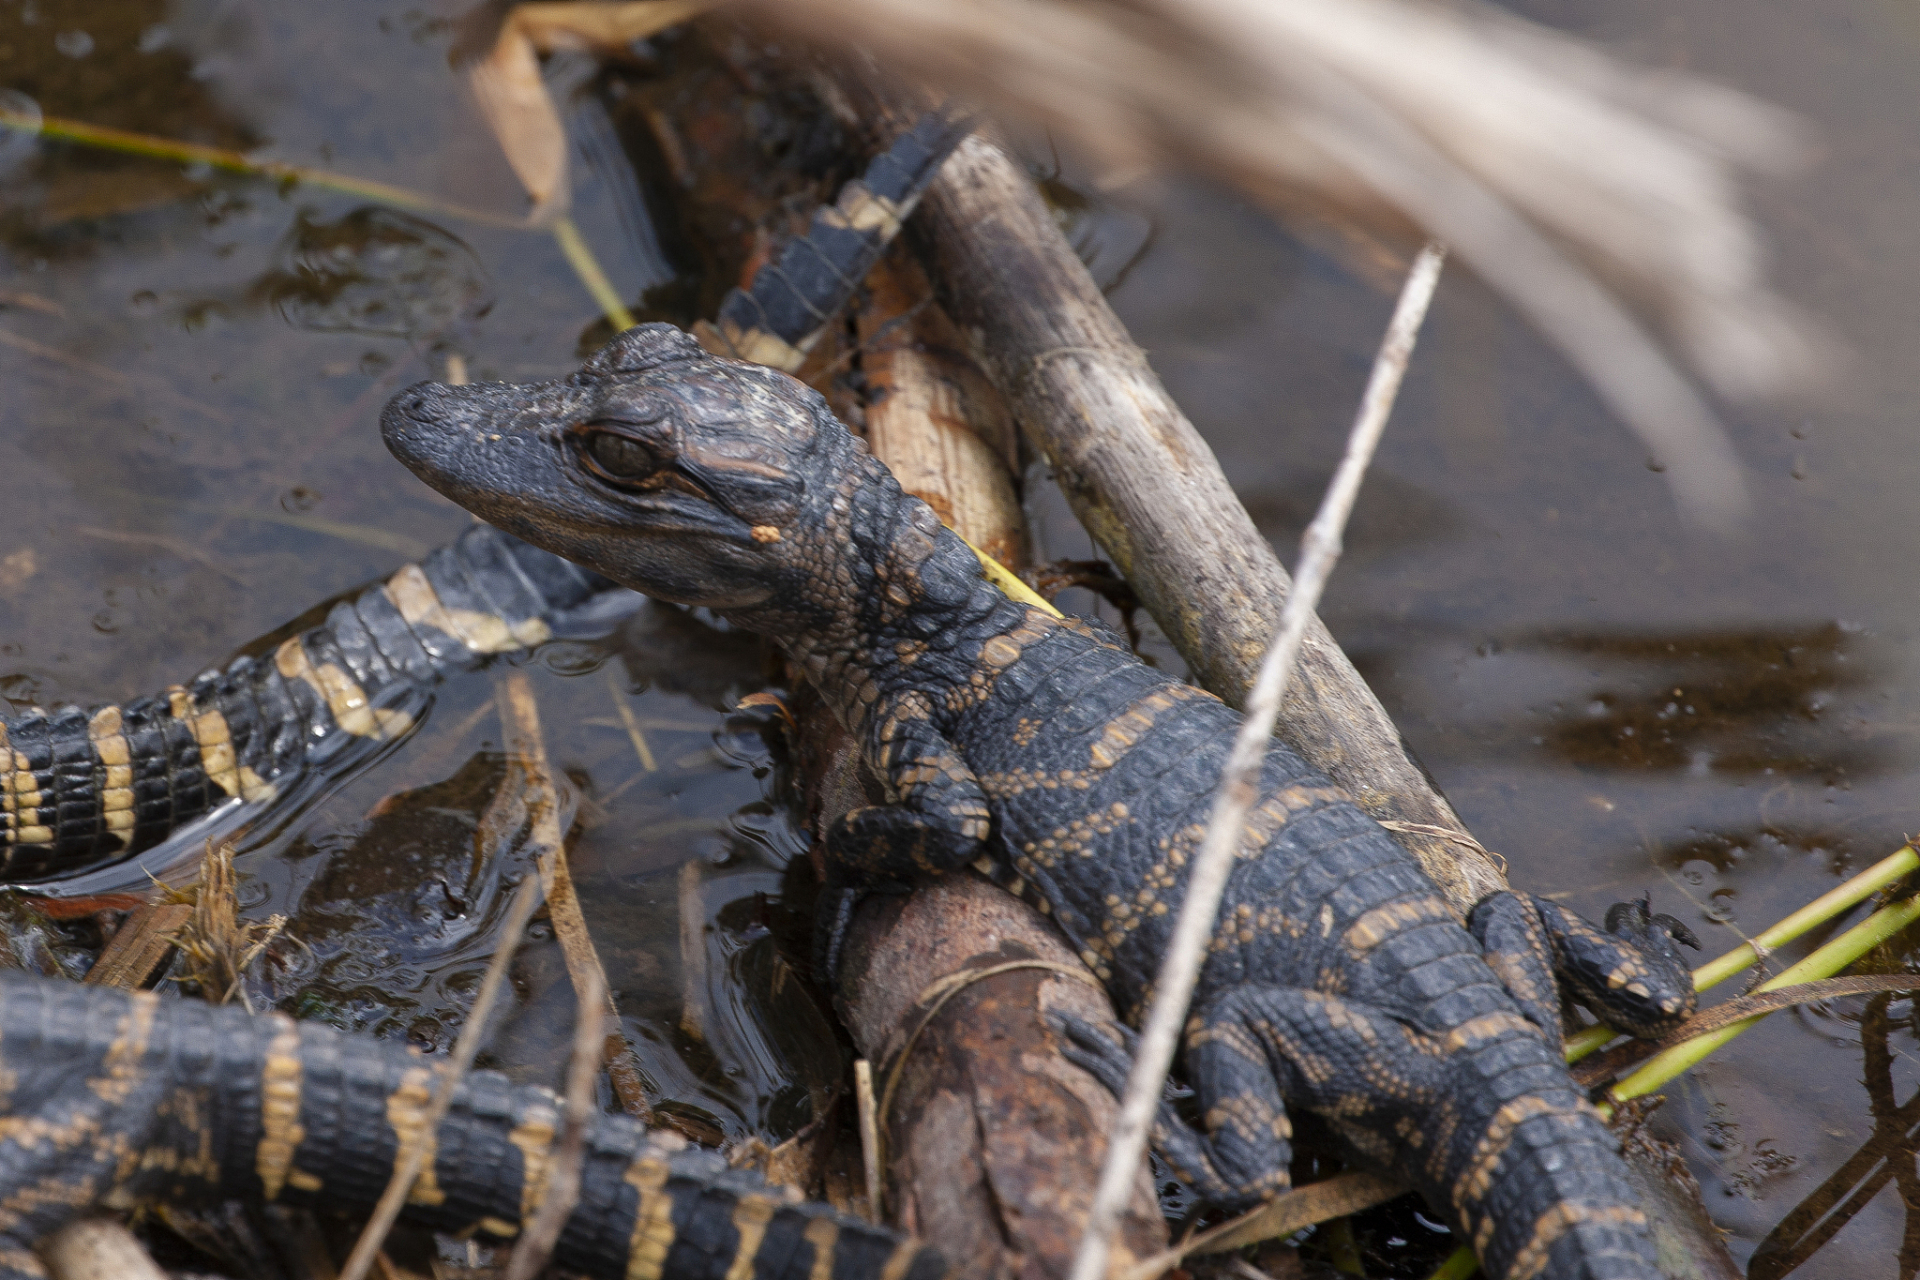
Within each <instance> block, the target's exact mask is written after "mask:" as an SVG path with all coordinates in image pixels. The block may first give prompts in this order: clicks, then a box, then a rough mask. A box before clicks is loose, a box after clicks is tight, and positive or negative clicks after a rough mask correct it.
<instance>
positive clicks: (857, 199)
mask: <svg viewBox="0 0 1920 1280" xmlns="http://www.w3.org/2000/svg"><path fill="white" fill-rule="evenodd" d="M820 221H822V222H824V223H826V224H827V225H828V226H830V227H845V228H848V229H849V230H852V231H878V232H879V233H880V235H881V236H882V237H883V238H886V239H891V238H892V237H893V236H894V235H896V234H898V232H899V230H900V206H899V205H897V204H895V203H894V202H893V201H891V200H889V199H887V198H886V197H885V196H877V195H875V194H873V192H872V191H869V190H868V189H867V184H866V183H864V182H849V183H848V184H847V185H846V186H845V187H843V188H841V190H840V199H839V200H838V201H836V202H835V203H833V204H832V205H829V206H828V207H826V208H824V209H822V210H821V211H820Z"/></svg>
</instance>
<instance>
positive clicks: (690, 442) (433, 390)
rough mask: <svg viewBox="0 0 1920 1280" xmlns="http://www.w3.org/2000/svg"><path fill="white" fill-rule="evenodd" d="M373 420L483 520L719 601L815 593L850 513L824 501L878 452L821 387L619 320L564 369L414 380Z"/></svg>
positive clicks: (647, 584) (628, 576)
mask: <svg viewBox="0 0 1920 1280" xmlns="http://www.w3.org/2000/svg"><path fill="white" fill-rule="evenodd" d="M381 431H382V434H383V435H384V436H385V438H386V442H387V448H388V449H390V450H392V452H393V454H394V456H396V457H397V458H399V459H400V461H402V462H404V463H405V464H406V465H407V466H408V467H409V468H411V469H412V470H413V472H414V473H415V474H416V475H418V476H419V477H420V478H421V479H422V480H425V481H426V482H427V483H428V484H430V485H432V486H433V487H434V488H435V489H438V490H439V491H440V492H441V493H444V494H446V495H447V496H448V497H449V498H452V499H453V500H454V501H455V502H457V503H459V504H460V505H461V506H463V507H465V508H467V509H468V510H469V511H472V512H473V513H474V514H476V515H478V516H480V517H481V518H482V519H483V520H486V521H488V522H489V523H491V524H494V525H497V526H499V527H500V528H502V529H505V530H506V531H507V532H509V533H512V534H514V535H516V536H518V537H520V538H523V539H525V540H526V541H528V542H530V543H533V544H534V545H535V546H538V547H542V548H545V549H546V550H548V551H552V552H555V553H557V554H559V555H562V556H565V557H566V558H568V559H570V560H573V561H575V562H576V563H579V564H583V565H587V566H589V567H591V568H593V569H596V570H598V571H599V572H601V573H603V574H605V575H606V576H608V577H610V578H612V579H614V580H615V581H617V582H620V583H623V584H625V585H627V586H630V587H633V588H635V589H637V590H640V591H644V592H646V593H647V594H648V595H651V596H655V597H658V598H660V599H663V600H670V601H673V602H676V603H679V604H690V605H706V606H709V607H711V608H714V609H717V610H720V611H722V612H725V613H735V612H740V611H745V612H753V611H754V610H755V608H756V606H759V605H760V604H762V603H763V602H767V601H792V600H795V599H800V598H804V597H805V596H806V595H807V594H809V593H808V592H807V591H806V590H805V587H804V584H805V583H807V582H809V581H817V580H818V577H819V575H820V573H821V570H822V567H823V566H822V565H821V564H820V562H819V555H820V546H821V543H820V536H819V535H820V534H821V533H822V532H823V531H825V530H827V529H829V528H831V527H833V526H835V525H837V524H839V525H843V524H844V523H845V520H844V518H841V519H835V518H834V515H835V510H834V509H835V508H837V511H838V513H841V514H842V516H843V517H844V513H845V511H846V509H847V503H846V501H845V498H844V494H845V493H846V492H847V491H848V481H849V477H850V476H862V473H863V468H862V467H861V466H859V465H858V464H859V463H863V462H864V463H866V464H867V466H869V467H871V466H873V464H872V463H871V461H870V460H868V459H865V458H863V457H861V455H862V454H863V452H864V450H863V449H862V448H860V446H859V445H858V444H857V443H856V442H855V440H854V438H853V437H852V436H851V435H850V434H849V433H848V432H847V430H846V428H845V427H843V426H842V425H841V424H840V423H839V421H838V420H837V419H836V418H835V417H834V416H833V414H832V412H831V411H830V410H829V409H828V408H827V405H826V401H824V400H823V399H821V397H820V396H819V395H818V394H816V393H815V392H813V391H811V390H809V389H808V388H807V387H805V386H803V385H802V384H800V383H799V382H796V381H795V380H794V379H792V378H789V377H787V376H786V375H785V374H781V373H776V372H774V371H772V370H769V369H764V368H761V367H760V366H757V365H750V364H744V363H741V362H739V361H733V360H723V359H719V358H716V357H714V356H710V355H708V354H707V353H706V352H705V351H703V350H702V349H701V348H700V347H699V345H698V344H696V343H695V342H694V341H693V339H691V338H689V337H688V336H687V335H686V334H684V333H682V332H681V331H680V330H678V329H676V328H674V327H673V326H672V325H665V324H648V325H641V326H639V327H637V328H633V329H629V330H627V331H626V332H625V333H623V334H621V335H620V336H619V337H617V338H615V339H614V340H613V341H612V342H611V343H609V344H608V345H607V346H606V347H604V348H602V349H601V350H600V351H599V352H598V353H596V354H595V355H594V356H593V358H592V359H590V360H588V361H587V363H586V365H585V366H584V367H583V368H582V369H581V370H580V372H579V373H577V374H574V375H572V376H571V377H566V378H556V379H553V380H552V381H548V382H536V383H524V384H507V383H477V384H472V385H467V386H457V387H455V386H447V385H444V384H441V383H435V382H427V383H421V384H420V385H418V386H415V387H411V388H409V389H408V390H406V391H403V392H401V393H400V394H399V395H398V396H396V397H394V399H393V400H392V401H391V402H390V403H389V404H388V405H387V407H386V410H385V412H384V413H383V414H382V415H381ZM862 478H870V477H864V476H862ZM896 492H897V491H896ZM836 495H842V498H841V501H840V502H839V503H837V504H836V503H835V501H834V499H835V497H836ZM916 505H917V504H916Z"/></svg>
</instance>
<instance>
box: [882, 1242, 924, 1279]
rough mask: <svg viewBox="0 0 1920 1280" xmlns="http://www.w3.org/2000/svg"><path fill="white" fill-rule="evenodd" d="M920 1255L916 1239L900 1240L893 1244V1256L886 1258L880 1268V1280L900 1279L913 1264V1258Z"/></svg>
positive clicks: (918, 1243)
mask: <svg viewBox="0 0 1920 1280" xmlns="http://www.w3.org/2000/svg"><path fill="white" fill-rule="evenodd" d="M919 1256H920V1242H919V1241H918V1240H902V1241H901V1242H900V1243H899V1244H898V1245H896V1246H894V1250H893V1256H892V1257H891V1258H888V1259H887V1265H886V1266H885V1267H884V1268H882V1269H881V1272H880V1280H900V1277H902V1276H904V1275H906V1274H907V1269H908V1268H910V1267H911V1266H913V1260H914V1259H915V1258H917V1257H919Z"/></svg>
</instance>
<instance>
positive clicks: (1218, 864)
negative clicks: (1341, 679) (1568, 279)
mask: <svg viewBox="0 0 1920 1280" xmlns="http://www.w3.org/2000/svg"><path fill="white" fill-rule="evenodd" d="M1444 254H1445V251H1444V250H1443V249H1442V248H1441V247H1440V246H1439V245H1437V244H1429V245H1427V246H1426V247H1425V248H1423V249H1422V250H1421V251H1420V255H1419V256H1418V257H1417V258H1415V259H1414V264H1413V269H1412V270H1411V271H1410V272H1408V274H1407V282H1406V285H1405V286H1404V287H1403V288H1402V289H1401V291H1400V301H1399V303H1398V305H1397V306H1396V307H1395V308H1394V313H1393V319H1392V320H1391V321H1390V322H1389V323H1388V325H1387V336H1386V339H1385V341H1384V342H1383V343H1382V344H1381V347H1380V353H1379V355H1378V356H1377V357H1376V358H1375V360H1374V365H1373V372H1372V374H1371V376H1370V377H1369V378H1368V380H1367V389H1366V393H1365V394H1364V395H1363V396H1362V397H1361V401H1360V412H1359V415H1358V417H1357V419H1356V420H1355V422H1354V426H1353V432H1352V434H1351V435H1350V436H1349V437H1348V440H1347V449H1346V453H1345V455H1344V456H1343V457H1342V458H1341V459H1340V466H1339V467H1338V469H1336V470H1335V471H1334V474H1333V480H1332V482H1331V483H1330V484H1329V485H1328V486H1327V495H1326V497H1325V499H1323V500H1322V502H1321V504H1320V510H1319V512H1318V513H1317V514H1316V515H1315V516H1314V518H1313V523H1312V524H1310V525H1308V526H1307V532H1306V534H1305V536H1303V537H1302V538H1301V540H1300V541H1301V552H1300V567H1299V569H1298V571H1297V572H1296V573H1295V575H1294V581H1293V593H1292V594H1291V595H1289V596H1288V597H1287V603H1286V607H1285V608H1284V609H1283V610H1282V611H1281V614H1280V629H1279V634H1278V635H1276V636H1275V638H1274V641H1273V643H1272V645H1271V646H1270V647H1269V648H1268V650H1267V656H1266V658H1265V660H1264V661H1262V663H1261V665H1260V674H1259V677H1258V678H1257V679H1256V680H1255V682H1254V687H1253V693H1252V696H1250V697H1249V698H1248V699H1247V706H1246V718H1245V720H1243V721H1242V722H1241V725H1240V730H1239V732H1238V733H1237V734H1236V735H1235V737H1234V742H1233V750H1232V752H1231V754H1230V755H1229V756H1228V757H1227V764H1226V768H1225V769H1224V770H1223V771H1222V776H1221V779H1220V789H1219V791H1218V792H1217V793H1216V795H1215V798H1214V804H1213V815H1212V817H1211V819H1210V820H1209V822H1208V825H1207V834H1206V839H1205V840H1204V841H1203V842H1202V844H1201V846H1200V852H1199V854H1198V855H1197V856H1196V857H1195V858H1194V862H1193V871H1192V874H1191V875H1190V876H1189V877H1188V880H1187V886H1186V898H1185V901H1183V902H1182V903H1181V906H1180V914H1179V917H1178V919H1177V920H1176V922H1175V924H1174V932H1173V938H1172V940H1171V941H1170V942H1169V944H1168V947H1167V955H1166V958H1165V960H1163V961H1162V962H1161V966H1160V972H1159V974H1158V975H1157V976H1156V978H1155V980H1154V986H1153V992H1154V997H1153V1004H1152V1006H1151V1007H1150V1008H1149V1010H1148V1012H1147V1017H1146V1024H1145V1026H1144V1028H1143V1029H1142V1031H1141V1035H1140V1042H1139V1045H1138V1047H1137V1048H1136V1050H1135V1054H1134V1059H1133V1068H1132V1070H1131V1071H1130V1072H1129V1073H1128V1076H1127V1092H1126V1097H1125V1099H1124V1101H1123V1102H1122V1103H1121V1107H1120V1117H1119V1120H1118V1122H1117V1123H1116V1124H1115V1126H1114V1132H1113V1135H1112V1138H1111V1139H1110V1141H1109V1143H1108V1146H1107V1158H1106V1163H1105V1164H1104V1165H1103V1166H1102V1168H1101V1171H1100V1184H1099V1187H1098V1189H1097V1190H1096V1191H1095V1192H1094V1199H1093V1207H1092V1209H1091V1211H1090V1212H1089V1213H1088V1215H1087V1228H1086V1234H1085V1235H1084V1236H1083V1237H1082V1239H1081V1242H1080V1250H1079V1252H1078V1254H1077V1255H1076V1256H1075V1258H1074V1263H1073V1271H1072V1273H1071V1275H1072V1280H1101V1278H1102V1277H1103V1276H1105V1275H1106V1271H1107V1255H1108V1252H1109V1249H1110V1246H1111V1241H1112V1236H1113V1230H1114V1227H1115V1225H1116V1224H1117V1223H1118V1221H1119V1214H1120V1210H1121V1209H1122V1207H1124V1205H1125V1204H1126V1201H1127V1196H1128V1193H1129V1191H1130V1189H1131V1188H1130V1184H1131V1182H1132V1179H1133V1177H1134V1171H1135V1170H1136V1168H1137V1167H1138V1166H1139V1163H1140V1157H1141V1154H1142V1153H1143V1151H1144V1150H1145V1148H1146V1141H1147V1127H1148V1123H1149V1121H1150V1120H1151V1119H1152V1117H1153V1112H1154V1109H1155V1107H1156V1106H1157V1105H1158V1104H1159V1101H1160V1091H1161V1086H1162V1085H1163V1084H1164V1083H1165V1081H1166V1078H1167V1071H1168V1069H1169V1068H1170V1067H1171V1066H1172V1064H1173V1053H1174V1048H1175V1043H1176V1040H1177V1038H1178V1035H1179V1030H1180V1024H1181V1022H1182V1020H1183V1019H1184V1018H1185V1016H1186V1009H1187V1001H1188V1000H1189V999H1190V998H1191V997H1192V995H1193V987H1194V983H1195V981H1196V980H1197V979H1198V977H1199V974H1200V961H1201V958H1202V955H1203V954H1204V952H1205V950H1206V945H1207V939H1208V936H1209V935H1210V934H1211V933H1212V930H1213V921H1214V916H1215V914H1216V913H1217V912H1218V910H1219V908H1220V898H1221V895H1222V893H1223V892H1224V891H1225V889H1226V882H1227V873H1228V872H1229V871H1230V870H1232V859H1233V853H1234V849H1235V847H1236V845H1237V842H1238V837H1239V834H1240V831H1241V828H1242V825H1243V823H1244V820H1245V818H1246V813H1247V810H1248V809H1249V808H1250V807H1251V806H1252V804H1253V801H1254V800H1255V799H1256V798H1257V795H1258V792H1257V788H1256V784H1257V782H1258V780H1259V776H1260V767H1261V765H1262V763H1263V762H1264V761H1265V760H1266V754H1267V747H1268V745H1269V741H1270V739H1271V738H1272V736H1273V726H1274V722H1275V721H1276V720H1277V719H1278V718H1279V714H1280V700H1281V698H1282V697H1283V696H1285V693H1286V687H1287V681H1288V678H1289V677H1290V676H1291V674H1292V671H1293V663H1294V659H1295V658H1296V657H1297V656H1298V655H1299V651H1300V642H1301V640H1302V639H1303V638H1304V637H1305V635H1306V631H1307V624H1308V622H1309V621H1310V620H1311V619H1312V617H1313V611H1314V608H1315V607H1316V606H1317V605H1318V604H1319V603H1320V593H1321V592H1322V591H1323V590H1324V589H1325V587H1326V583H1327V576H1328V574H1329V573H1331V572H1332V570H1333V566H1334V563H1335V562H1336V561H1337V560H1338V559H1339V556H1340V546H1341V531H1342V530H1343V529H1344V528H1345V526H1346V521H1347V516H1348V514H1349V513H1350V512H1351V511H1352V510H1353V503H1354V499H1355V498H1356V497H1357V496H1358V494H1359V492H1360V481H1361V478H1362V477H1363V476H1364V475H1365V474H1366V468H1367V463H1368V462H1369V461H1370V460H1371V459H1372V457H1373V450H1374V446H1375V445H1377V444H1378V443H1379V440H1380V433H1381V431H1382V430H1383V429H1384V427H1385V426H1386V420H1387V414H1388V413H1389V412H1390V411H1391V409H1392V408H1393V401H1394V397H1395V395H1396V393H1397V392H1398V391H1399V389H1400V382H1401V379H1402V378H1403V377H1404V376H1405V374H1406V369H1407V361H1408V359H1409V358H1410V357H1411V356H1412V354H1413V344H1414V340H1415V338H1416V337H1417V336H1418V334H1419V331H1420V323H1421V321H1422V320H1423V319H1424V318H1425V317H1426V313H1427V305H1428V303H1429V302H1431V301H1432V299H1433V291H1434V287H1435V285H1436V284H1437V283H1438V281H1439V278H1440V264H1441V262H1442V260H1443V257H1444Z"/></svg>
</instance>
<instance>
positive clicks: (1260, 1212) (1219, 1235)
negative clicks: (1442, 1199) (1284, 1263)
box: [1121, 1173, 1407, 1280]
mask: <svg viewBox="0 0 1920 1280" xmlns="http://www.w3.org/2000/svg"><path fill="white" fill-rule="evenodd" d="M1406 1192H1407V1188H1406V1185H1405V1184H1404V1183H1400V1182H1395V1181H1394V1180H1393V1179H1392V1178H1383V1177H1381V1176H1380V1175H1379V1174H1374V1173H1341V1174H1336V1175H1334V1176H1333V1177H1331V1178H1327V1179H1325V1180H1324V1181H1321V1182H1315V1183H1311V1184H1309V1185H1308V1186H1304V1187H1297V1188H1295V1189H1294V1190H1292V1191H1289V1192H1287V1193H1286V1194H1284V1195H1280V1196H1275V1197H1274V1198H1273V1199H1272V1200H1269V1201H1268V1202H1267V1203H1265V1204H1263V1205H1261V1206H1260V1207H1259V1208H1258V1209H1249V1210H1248V1211H1247V1212H1245V1213H1243V1214H1241V1215H1240V1216H1239V1217H1237V1218H1232V1219H1229V1220H1228V1221H1226V1222H1223V1223H1221V1224H1220V1225H1218V1226H1215V1227H1209V1228H1207V1229H1206V1230H1205V1231H1202V1232H1199V1233H1198V1234H1196V1235H1194V1236H1193V1237H1192V1238H1190V1239H1188V1240H1186V1241H1184V1242H1182V1243H1181V1244H1179V1245H1177V1246H1176V1247H1174V1248H1172V1249H1168V1250H1167V1251H1166V1252H1165V1253H1156V1254H1154V1255H1153V1256H1152V1257H1151V1258H1142V1259H1141V1260H1140V1261H1139V1262H1136V1263H1135V1264H1134V1265H1133V1266H1132V1267H1130V1268H1129V1269H1128V1270H1127V1272H1126V1274H1125V1275H1124V1276H1122V1277H1121V1280H1154V1278H1155V1277H1156V1276H1162V1275H1165V1274H1166V1273H1167V1272H1169V1271H1171V1270H1173V1268H1175V1267H1177V1266H1179V1265H1180V1264H1181V1263H1182V1262H1183V1261H1185V1260H1186V1258H1187V1255H1189V1254H1194V1253H1225V1252H1227V1251H1228V1250H1230V1249H1240V1248H1244V1247H1245V1246H1247V1245H1250V1244H1258V1243H1260V1242H1261V1241H1262V1240H1272V1239H1274V1238H1276V1237H1278V1236H1290V1235H1292V1234H1293V1233H1294V1232H1296V1231H1298V1230H1300V1228H1302V1227H1310V1226H1313V1225H1314V1224H1315V1223H1318V1222H1326V1221H1328V1220H1329V1219H1332V1218H1340V1217H1345V1216H1346V1215H1347V1214H1350V1213H1358V1212H1360V1211H1361V1210H1362V1209H1371V1208H1372V1207H1373V1206H1374V1205H1377V1204H1385V1203H1386V1202H1387V1201H1389V1200H1391V1199H1393V1198H1394V1197H1395V1196H1401V1195H1405V1194H1406Z"/></svg>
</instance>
